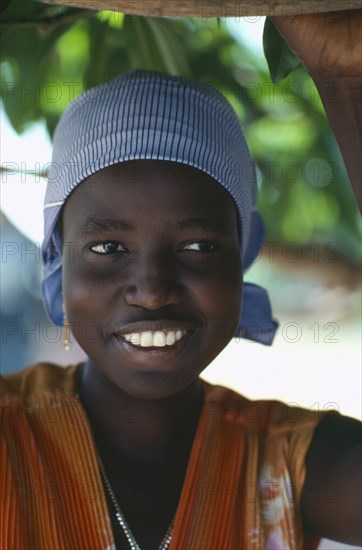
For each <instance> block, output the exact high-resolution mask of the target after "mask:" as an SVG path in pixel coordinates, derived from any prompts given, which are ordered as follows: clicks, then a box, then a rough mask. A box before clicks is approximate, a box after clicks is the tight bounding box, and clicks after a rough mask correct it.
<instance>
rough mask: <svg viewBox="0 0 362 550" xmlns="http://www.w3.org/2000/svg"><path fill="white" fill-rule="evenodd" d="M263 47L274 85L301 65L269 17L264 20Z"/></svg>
mask: <svg viewBox="0 0 362 550" xmlns="http://www.w3.org/2000/svg"><path fill="white" fill-rule="evenodd" d="M263 47H264V55H265V58H266V60H267V63H268V67H269V72H270V78H271V79H272V81H273V82H274V84H276V83H277V82H280V80H283V78H285V77H286V76H288V74H289V73H290V72H291V71H293V70H294V69H295V68H296V67H298V66H299V65H301V62H300V61H299V59H298V57H297V56H296V55H295V54H294V53H293V52H292V50H291V49H290V48H289V46H288V44H287V43H286V42H285V40H284V38H283V37H282V36H281V35H280V33H279V32H278V31H277V29H276V28H275V27H274V25H273V23H272V22H271V20H270V18H269V17H267V18H266V20H265V25H264V33H263Z"/></svg>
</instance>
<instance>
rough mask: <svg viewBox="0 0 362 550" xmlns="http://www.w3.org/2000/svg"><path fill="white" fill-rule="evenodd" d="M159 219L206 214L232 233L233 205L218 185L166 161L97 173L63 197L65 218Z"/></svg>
mask: <svg viewBox="0 0 362 550" xmlns="http://www.w3.org/2000/svg"><path fill="white" fill-rule="evenodd" d="M117 215H118V216H120V217H122V218H125V217H126V218H130V217H131V218H140V217H142V216H145V217H147V218H150V217H151V218H152V220H154V222H156V220H159V219H160V217H163V218H172V217H174V218H177V217H185V216H189V217H197V216H206V217H211V218H214V219H218V220H220V221H222V222H223V223H224V225H225V226H226V227H228V228H229V229H230V230H231V229H232V230H235V229H236V230H237V227H238V219H237V211H236V206H235V203H234V201H233V199H232V197H231V195H230V194H229V192H228V191H226V190H225V189H224V188H223V187H222V185H221V184H219V183H218V182H216V181H215V180H214V179H213V178H212V177H211V176H209V175H207V174H205V173H204V172H201V171H200V170H198V169H196V168H193V167H190V166H187V165H183V164H179V163H175V162H167V161H155V160H136V161H128V162H123V163H120V164H116V165H114V166H111V167H108V168H105V169H103V170H100V171H99V172H97V173H95V174H93V175H92V176H90V177H89V178H87V179H86V180H85V181H84V182H82V183H81V184H80V185H79V186H78V187H77V188H76V189H75V191H73V193H72V194H71V195H70V197H69V198H68V199H67V201H66V204H65V208H64V217H65V218H68V221H70V222H74V221H75V220H76V221H79V222H81V221H82V222H83V221H84V219H85V218H87V217H91V216H98V217H99V216H103V217H115V216H117Z"/></svg>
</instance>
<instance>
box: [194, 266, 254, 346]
mask: <svg viewBox="0 0 362 550" xmlns="http://www.w3.org/2000/svg"><path fill="white" fill-rule="evenodd" d="M188 288H192V296H191V299H192V301H193V302H194V303H195V304H197V307H198V308H199V310H200V311H201V312H202V314H203V316H204V320H205V324H206V327H205V330H206V331H207V333H208V334H213V335H214V336H215V335H216V334H217V335H218V336H220V337H221V338H222V339H223V338H228V339H230V338H232V337H233V335H234V334H235V331H236V328H237V327H238V324H239V320H240V312H241V303H242V291H243V274H242V268H241V264H240V262H239V263H238V265H237V266H236V265H234V266H233V269H227V266H226V267H225V269H223V268H221V269H219V270H217V271H215V272H211V273H209V274H207V275H206V274H204V275H203V277H202V278H200V280H199V281H198V282H197V283H195V281H193V285H189V286H188Z"/></svg>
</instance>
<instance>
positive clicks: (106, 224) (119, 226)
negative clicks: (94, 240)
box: [79, 218, 135, 235]
mask: <svg viewBox="0 0 362 550" xmlns="http://www.w3.org/2000/svg"><path fill="white" fill-rule="evenodd" d="M134 229H135V226H134V225H133V224H131V223H129V222H127V221H126V220H119V219H115V218H105V219H98V218H88V219H87V220H86V222H85V223H83V224H82V225H81V226H80V228H79V234H81V235H89V234H94V233H102V232H103V231H133V230H134Z"/></svg>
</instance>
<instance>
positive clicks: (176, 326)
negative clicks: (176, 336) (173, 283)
mask: <svg viewBox="0 0 362 550" xmlns="http://www.w3.org/2000/svg"><path fill="white" fill-rule="evenodd" d="M149 330H150V331H152V332H155V331H157V330H160V331H168V330H172V331H175V332H176V331H177V330H181V331H183V332H185V331H186V332H194V331H196V330H197V327H196V326H195V325H192V324H190V323H186V322H184V321H176V320H174V319H157V320H156V319H149V320H146V319H144V320H142V321H137V322H135V323H128V324H126V325H123V326H117V328H116V329H114V330H113V331H112V335H113V336H116V337H119V336H123V335H124V334H133V333H135V332H146V331H149ZM133 347H134V346H133Z"/></svg>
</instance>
